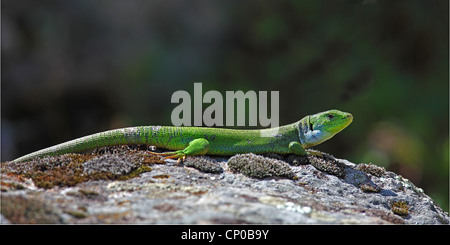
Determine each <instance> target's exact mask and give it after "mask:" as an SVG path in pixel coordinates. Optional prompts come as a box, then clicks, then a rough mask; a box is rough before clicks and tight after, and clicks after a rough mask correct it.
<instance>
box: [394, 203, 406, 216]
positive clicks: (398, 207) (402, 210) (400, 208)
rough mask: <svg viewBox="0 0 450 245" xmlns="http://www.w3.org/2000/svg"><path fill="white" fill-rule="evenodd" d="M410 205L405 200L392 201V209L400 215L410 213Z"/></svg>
mask: <svg viewBox="0 0 450 245" xmlns="http://www.w3.org/2000/svg"><path fill="white" fill-rule="evenodd" d="M409 209H410V207H409V205H408V204H407V203H406V202H404V201H398V202H391V211H392V212H393V213H394V214H397V215H400V216H407V215H408V214H409Z"/></svg>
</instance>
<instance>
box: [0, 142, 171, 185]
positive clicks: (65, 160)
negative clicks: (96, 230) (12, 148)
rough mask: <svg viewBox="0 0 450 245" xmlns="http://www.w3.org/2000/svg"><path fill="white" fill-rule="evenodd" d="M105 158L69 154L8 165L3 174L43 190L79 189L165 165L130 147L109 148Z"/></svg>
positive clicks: (97, 155) (127, 177) (154, 157)
mask: <svg viewBox="0 0 450 245" xmlns="http://www.w3.org/2000/svg"><path fill="white" fill-rule="evenodd" d="M102 151H104V154H102V155H99V154H98V153H95V152H94V153H92V154H65V155H62V156H55V157H47V158H43V159H35V160H33V161H30V162H25V163H13V162H5V163H2V164H1V172H2V174H3V173H5V174H8V175H16V176H17V177H18V178H29V179H32V180H33V182H34V184H35V185H36V186H37V187H39V188H44V189H49V188H53V187H55V186H75V185H76V184H78V183H81V182H85V181H89V180H104V179H111V180H126V179H130V178H134V177H137V176H139V175H140V174H142V173H144V172H149V171H151V167H149V166H150V165H151V164H154V163H164V162H163V161H162V160H160V159H159V157H157V156H154V155H151V154H150V153H149V152H146V151H140V150H136V149H130V148H128V147H126V146H119V147H109V148H107V149H103V150H99V151H97V152H102Z"/></svg>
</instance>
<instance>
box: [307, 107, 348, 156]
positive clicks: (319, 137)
mask: <svg viewBox="0 0 450 245" xmlns="http://www.w3.org/2000/svg"><path fill="white" fill-rule="evenodd" d="M352 121H353V116H352V114H350V113H347V112H342V111H339V110H329V111H324V112H320V113H317V114H314V115H310V116H307V117H305V118H304V119H302V120H301V121H300V124H299V131H300V132H299V137H300V142H301V144H302V146H303V147H305V148H308V147H311V146H315V145H318V144H320V143H322V142H324V141H326V140H328V139H330V138H331V137H333V136H334V135H335V134H337V133H339V132H340V131H342V130H343V129H344V128H346V127H347V126H348V125H349V124H350V123H351V122H352Z"/></svg>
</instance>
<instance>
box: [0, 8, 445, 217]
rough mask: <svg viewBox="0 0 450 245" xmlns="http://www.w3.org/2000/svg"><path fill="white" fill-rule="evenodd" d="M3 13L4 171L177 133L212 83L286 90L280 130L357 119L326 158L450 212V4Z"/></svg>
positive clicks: (224, 88)
mask: <svg viewBox="0 0 450 245" xmlns="http://www.w3.org/2000/svg"><path fill="white" fill-rule="evenodd" d="M1 3H2V6H1V49H2V50H1V55H2V57H1V58H2V69H1V71H2V73H1V75H2V76H1V78H2V83H1V160H2V161H6V160H12V159H14V158H16V157H19V156H21V155H23V154H26V153H30V152H32V151H35V150H39V149H41V148H44V147H48V146H51V145H54V144H57V143H61V142H64V141H67V140H71V139H74V138H77V137H80V136H85V135H87V134H91V133H96V132H100V131H104V130H108V129H113V128H118V127H126V126H136V125H170V124H171V121H170V115H171V112H172V110H173V108H175V106H176V104H171V103H170V98H171V95H172V94H173V93H174V92H175V91H177V90H186V91H188V92H190V93H191V95H192V96H193V83H194V82H202V83H203V92H206V91H208V90H218V91H219V92H221V93H222V94H223V95H225V91H227V90H232V91H236V90H243V91H244V92H245V91H248V90H254V91H279V93H280V124H286V123H291V122H294V121H297V120H299V119H300V118H302V117H303V116H305V115H307V114H312V113H316V112H320V111H323V110H327V109H332V108H336V109H340V110H344V111H348V112H351V113H352V114H353V115H354V122H353V123H352V124H351V125H350V126H349V127H348V128H347V129H346V130H344V131H343V132H342V133H340V134H338V135H337V136H336V137H335V138H333V140H330V141H327V142H325V143H324V144H321V145H320V146H317V148H318V149H319V150H323V151H326V152H329V153H331V154H333V155H335V156H336V157H339V158H346V159H349V160H350V161H352V162H355V163H359V162H365V163H369V162H370V163H374V164H376V165H380V166H384V167H386V168H387V169H388V170H392V171H395V172H397V173H399V174H401V175H402V176H403V177H405V178H408V179H409V180H411V181H412V182H413V183H414V184H416V185H417V186H419V187H422V188H423V189H424V191H425V192H426V193H427V194H429V195H430V196H432V197H433V198H434V199H435V200H436V201H437V202H438V203H439V204H440V205H441V206H442V207H443V208H444V209H445V210H447V211H448V199H449V195H448V194H449V177H448V173H449V70H448V69H449V56H448V55H449V49H448V48H449V43H448V37H449V19H448V18H449V17H448V13H449V6H448V4H449V2H448V0H433V1H428V0H423V1H412V0H409V1H402V0H396V1H392V0H383V1H377V0H347V1H341V0H339V1H320V0H319V1H318V0H315V1H312V0H308V1H261V0H258V1H168V0H150V1H148V0H142V1H137V0H133V1H123V0H95V1H94V0H77V1H72V0H67V1H63V0H54V1H49V0H47V1H45V0H41V1H35V0H3V1H2V2H1ZM205 107H206V105H205Z"/></svg>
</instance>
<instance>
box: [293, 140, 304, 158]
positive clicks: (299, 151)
mask: <svg viewBox="0 0 450 245" xmlns="http://www.w3.org/2000/svg"><path fill="white" fill-rule="evenodd" d="M289 151H290V152H291V153H293V154H295V155H299V156H306V155H307V154H308V153H307V152H306V150H305V148H303V146H302V145H301V144H300V143H299V142H297V141H292V142H291V143H289Z"/></svg>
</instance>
